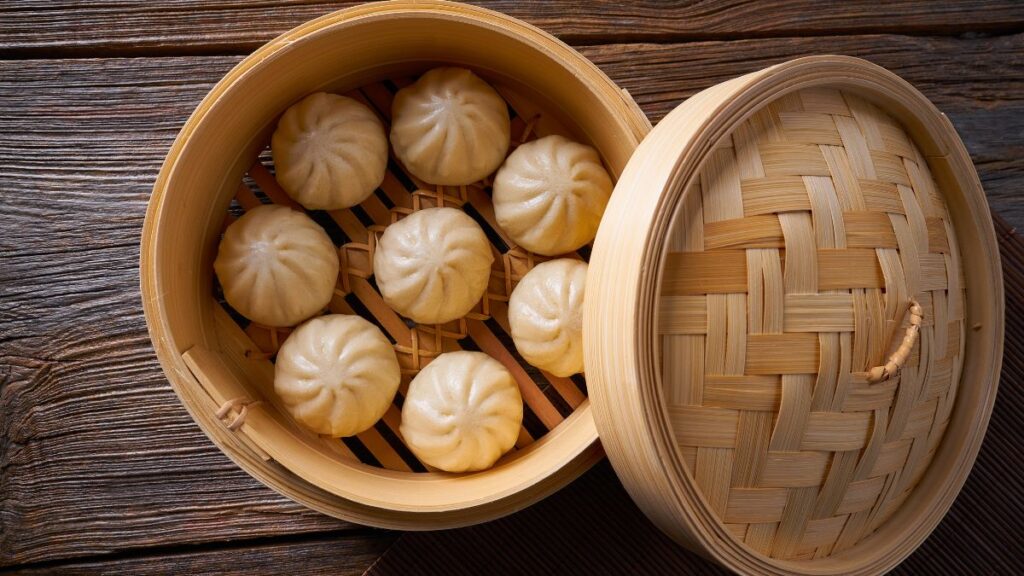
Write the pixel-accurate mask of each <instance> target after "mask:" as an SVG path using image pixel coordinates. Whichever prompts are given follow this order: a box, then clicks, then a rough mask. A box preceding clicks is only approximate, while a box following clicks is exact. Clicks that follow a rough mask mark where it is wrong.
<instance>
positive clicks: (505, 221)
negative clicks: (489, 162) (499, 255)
mask: <svg viewBox="0 0 1024 576" xmlns="http://www.w3.org/2000/svg"><path fill="white" fill-rule="evenodd" d="M611 193H612V179H611V177H610V176H608V172H607V171H605V169H604V166H602V165H601V159H600V158H599V157H598V155H597V151H596V150H594V149H593V148H591V147H590V146H585V145H583V144H579V143H576V142H573V141H572V140H569V139H568V138H565V137H562V136H555V135H552V136H545V137H544V138H539V139H537V140H534V141H532V142H527V143H526V144H523V145H521V146H519V147H518V148H516V150H515V151H514V152H512V154H510V155H509V157H508V160H506V161H505V164H504V165H503V166H502V167H501V170H499V171H498V174H497V175H496V176H495V178H494V214H495V216H496V217H497V220H498V225H499V226H501V228H502V230H504V231H505V232H506V233H507V234H508V235H509V236H510V237H511V238H512V240H514V241H515V242H516V243H517V244H519V245H520V246H522V247H523V248H526V249H527V250H529V251H531V252H535V253H537V254H544V255H547V256H555V255H558V254H565V253H567V252H572V251H573V250H577V249H578V248H580V247H581V246H584V245H585V244H587V243H588V242H590V241H591V240H593V239H594V236H595V235H596V234H597V226H598V224H600V222H601V215H602V214H603V213H604V207H605V205H607V204H608V197H609V196H611Z"/></svg>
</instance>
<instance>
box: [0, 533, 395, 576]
mask: <svg viewBox="0 0 1024 576" xmlns="http://www.w3.org/2000/svg"><path fill="white" fill-rule="evenodd" d="M396 537H397V534H395V533H393V532H380V531H368V530H358V531H355V532H349V533H340V534H326V535H318V536H314V537H307V538H303V539H289V538H287V537H284V538H277V539H275V540H273V541H267V542H259V543H241V544H229V545H226V546H224V545H220V546H218V547H216V548H212V547H210V546H198V547H181V548H178V549H174V550H166V549H159V548H158V549H156V550H147V551H146V553H144V554H142V555H137V556H125V557H113V558H102V559H96V560H85V561H73V562H68V563H62V564H36V565H29V566H22V567H19V568H17V569H15V570H13V571H12V572H11V573H12V574H21V575H25V576H29V575H31V576H41V575H43V574H60V575H61V576H75V575H87V574H163V573H168V572H171V573H174V574H189V575H191V576H200V575H204V574H211V575H213V574H218V575H219V574H244V575H245V576H255V575H259V574H267V575H271V574H288V575H289V576H304V575H310V576H317V575H320V574H331V575H332V576H333V575H337V576H349V575H351V576H355V575H357V574H362V573H363V572H364V571H365V570H366V567H367V566H370V565H372V564H373V562H374V561H375V560H377V558H378V557H380V555H381V554H383V553H384V552H385V551H387V549H388V547H389V546H391V544H392V543H393V542H394V541H395V538H396Z"/></svg>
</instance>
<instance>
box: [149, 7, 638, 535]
mask: <svg viewBox="0 0 1024 576" xmlns="http://www.w3.org/2000/svg"><path fill="white" fill-rule="evenodd" d="M385 18H386V19H394V18H412V19H422V20H423V22H424V24H428V23H429V22H430V21H433V20H436V19H445V20H454V21H458V22H460V23H462V24H468V25H471V26H475V27H479V28H484V29H486V30H488V31H489V32H491V33H494V34H501V35H505V36H508V37H510V38H513V39H514V40H516V41H517V42H521V43H524V44H526V45H528V46H529V47H530V48H531V49H533V50H535V51H536V52H537V53H538V54H543V55H544V56H545V57H547V58H549V59H551V60H552V61H554V62H556V63H557V64H558V65H559V66H560V67H562V68H564V69H567V70H570V71H571V72H572V73H573V74H574V76H576V77H577V78H579V79H580V80H581V82H582V83H585V84H586V85H587V86H588V87H589V88H590V89H591V90H593V92H594V93H595V94H597V95H598V96H599V97H600V98H601V99H602V100H604V101H605V102H606V103H607V105H608V107H609V108H613V109H615V110H616V111H617V113H618V116H619V118H618V120H619V121H620V122H621V123H622V125H623V126H624V127H625V129H626V130H627V131H628V132H629V133H630V134H631V135H632V136H633V137H634V138H635V141H636V142H639V140H640V139H641V138H642V136H643V135H644V134H645V133H646V132H647V130H648V129H649V124H648V123H647V119H646V117H645V116H643V114H642V112H641V111H640V109H639V107H637V106H636V104H635V103H634V102H633V101H632V98H631V97H629V96H628V94H626V93H624V92H623V91H622V90H621V89H619V88H618V87H617V86H616V85H615V83H614V82H612V81H611V80H610V79H609V78H608V77H607V76H606V75H605V74H604V73H603V72H601V71H600V70H599V69H598V68H597V67H596V65H594V64H593V63H592V62H590V61H589V60H588V59H586V58H585V57H584V56H582V55H581V54H579V53H578V52H576V51H575V50H573V49H572V48H570V47H569V46H567V45H565V44H564V43H562V42H561V41H559V40H557V39H556V38H554V37H553V36H551V35H550V34H548V33H546V32H544V31H542V30H540V29H538V28H536V27H534V26H532V25H530V24H527V23H525V22H522V21H520V20H517V19H515V18H512V17H510V16H506V15H504V14H501V13H498V12H494V11H491V10H487V9H483V8H478V7H473V6H466V5H461V4H455V3H450V2H444V1H440V0H398V1H393V2H377V3H371V4H365V5H361V6H356V7H353V8H348V9H344V10H339V11H336V12H333V13H330V14H327V15H325V16H322V17H320V18H317V19H315V20H311V21H309V22H307V23H305V24H302V25H300V26H298V27H296V28H294V29H292V30H290V31H288V32H285V33H284V34H282V35H281V36H279V37H277V38H275V39H274V40H272V41H270V42H268V43H267V44H266V45H264V46H262V47H261V48H259V49H257V50H256V51H255V52H253V53H252V54H251V55H250V56H248V57H246V58H245V59H243V60H242V61H241V62H240V63H239V64H237V65H236V66H235V67H234V68H233V69H232V70H231V71H229V72H228V73H227V74H226V75H225V76H224V78H222V79H221V80H220V81H219V82H218V83H217V84H216V85H215V86H214V87H213V88H212V89H211V90H210V92H209V93H208V94H207V95H206V97H205V98H204V99H203V100H202V102H201V103H200V104H199V105H198V106H197V108H196V110H195V111H194V112H193V113H192V115H191V116H190V117H189V119H188V120H187V121H186V123H185V124H184V125H183V127H182V129H181V130H180V132H179V134H178V136H177V137H176V139H175V141H174V143H173V144H172V146H171V148H170V150H169V151H168V153H167V156H166V158H165V161H164V163H163V165H162V167H161V170H160V172H159V174H158V176H157V179H156V181H155V183H154V186H153V191H152V195H151V197H150V200H149V204H148V207H147V212H146V217H145V222H144V225H143V230H142V238H141V254H140V264H139V270H140V284H141V290H142V294H143V299H142V300H143V310H144V315H145V317H146V322H147V327H148V330H149V335H150V339H151V340H152V342H153V346H154V349H155V351H156V353H157V358H158V360H159V361H160V364H161V367H162V368H163V370H164V372H165V374H166V376H167V378H168V380H169V382H170V383H171V386H172V388H173V389H174V391H175V393H176V394H177V395H178V397H179V399H180V400H181V401H182V404H184V405H185V407H186V409H187V410H188V411H189V413H190V415H191V416H192V418H193V420H195V421H196V422H197V423H198V424H199V426H200V428H201V429H202V430H203V432H204V433H205V434H206V435H207V437H209V438H210V440H211V441H212V442H213V443H214V444H215V445H217V446H218V448H220V449H221V451H222V452H224V453H225V454H226V455H228V457H229V458H230V459H231V460H232V461H234V462H235V464H237V465H238V466H239V467H240V468H242V469H243V470H245V471H246V472H247V473H249V474H250V475H251V476H253V477H255V478H256V479H258V480H260V481H261V482H262V483H264V484H266V485H267V486H269V487H270V488H272V489H274V490H275V491H277V492H278V493H280V494H282V495H284V496H286V497H288V498H290V499H292V500H294V501H297V502H299V503H300V504H303V505H305V506H308V507H310V508H313V509H315V510H318V511H320V512H323V513H325V514H328V515H331V516H335V517H339V518H343V519H346V520H351V521H355V522H359V523H361V524H367V525H372V526H379V527H385V528H397V529H405V530H423V529H437V528H445V527H455V526H463V525H467V524H472V523H476V522H479V521H482V520H489V519H494V518H497V517H500V516H503V515H506V514H509V513H511V512H514V511H516V510H519V509H521V508H524V507H525V506H527V505H529V504H532V503H533V502H535V501H537V500H540V499H541V498H543V497H545V496H547V495H549V494H551V493H552V492H554V491H556V490H557V489H559V488H561V487H562V486H564V485H565V484H567V483H568V482H570V481H571V480H572V479H574V478H576V477H577V476H579V475H580V474H582V473H583V472H584V471H585V470H587V469H588V468H589V467H590V466H592V465H593V464H595V463H596V462H598V461H599V460H600V459H601V457H602V456H603V451H602V450H601V446H600V444H599V443H598V442H597V439H598V438H597V431H596V429H595V427H594V424H593V417H592V414H591V409H590V403H589V401H585V402H584V403H583V404H581V405H580V406H579V407H578V408H577V409H576V411H575V412H574V413H573V415H572V416H571V417H570V418H569V419H567V421H566V422H563V424H562V425H560V426H559V428H560V429H562V430H561V434H559V435H558V436H559V438H554V437H553V438H552V441H551V442H546V443H543V444H541V443H540V442H539V443H538V445H537V451H541V450H544V451H545V453H547V454H548V456H547V458H548V460H549V467H548V468H546V469H545V470H543V471H535V472H534V473H532V474H524V475H523V476H516V477H515V478H516V479H517V482H516V483H515V484H514V485H512V487H511V488H506V489H504V490H494V491H492V493H491V494H489V496H488V497H487V498H485V499H477V500H470V499H467V498H462V499H455V500H454V501H453V502H451V503H449V504H448V505H444V506H434V507H429V508H427V507H423V506H416V505H415V504H414V499H413V498H414V497H407V498H405V499H406V500H408V502H407V503H405V504H400V503H399V504H396V503H395V502H390V501H385V500H382V499H379V498H374V497H372V496H371V495H368V494H362V493H357V492H353V491H345V490H337V489H332V490H325V489H324V488H322V487H319V486H318V484H317V480H318V478H317V477H316V475H315V474H309V473H308V471H304V470H291V473H293V474H295V475H296V476H298V477H301V478H302V479H303V481H302V482H300V483H296V482H290V483H289V482H285V481H283V480H281V478H283V476H282V469H281V467H280V466H276V465H274V463H273V462H270V463H268V462H266V461H264V460H263V459H262V458H260V457H259V455H256V454H253V453H252V451H251V449H250V448H248V447H247V446H246V445H245V444H243V443H242V442H241V441H240V440H239V439H238V438H237V437H235V436H234V435H233V434H231V433H229V432H227V431H226V429H225V427H224V425H223V423H222V422H221V421H220V420H218V419H216V418H215V417H214V416H213V415H212V414H209V413H206V412H203V411H201V410H199V409H197V406H198V405H199V400H198V398H197V396H198V395H199V394H202V388H201V385H200V383H199V381H198V379H197V377H196V376H195V375H194V374H193V373H192V372H191V371H190V369H189V368H188V366H187V364H186V362H185V360H184V357H183V354H184V353H185V352H186V350H182V349H181V346H179V345H178V344H176V342H175V339H174V335H173V333H172V332H171V331H170V329H169V320H168V317H167V314H166V307H165V304H164V302H163V300H162V298H161V297H160V295H159V286H160V283H161V282H160V275H159V273H158V261H159V258H160V256H159V252H158V244H159V243H160V238H161V232H162V228H164V227H163V226H161V221H162V215H163V212H164V211H165V207H166V203H167V191H168V190H169V189H170V188H171V187H172V183H173V181H174V177H175V174H176V173H178V171H179V170H180V169H181V166H180V164H181V163H180V162H179V160H180V159H181V157H182V155H183V153H184V151H185V150H186V149H187V148H188V146H189V142H190V138H191V136H192V135H193V134H194V133H195V132H196V130H197V129H198V128H199V127H200V126H202V125H204V124H205V123H206V122H208V121H209V118H210V115H211V113H212V112H213V111H215V110H218V109H221V108H223V107H225V106H226V105H227V104H226V103H225V101H226V100H228V98H227V96H228V95H230V94H231V93H232V92H233V91H234V92H237V91H238V82H239V81H240V80H241V79H243V78H246V77H247V76H249V75H252V74H255V73H257V72H258V71H259V70H260V69H261V68H263V66H264V65H265V64H266V63H267V62H270V61H272V60H274V59H276V58H279V57H282V56H283V55H285V54H294V53H295V52H296V51H297V50H300V49H301V48H302V46H303V45H304V42H305V41H308V40H311V39H313V38H321V37H322V36H323V35H332V36H334V37H338V35H339V34H343V31H344V30H346V29H349V28H350V27H353V26H359V25H360V24H363V23H366V22H371V21H377V20H380V19H385ZM410 59H411V60H415V58H410ZM165 241H166V240H165ZM254 413H255V414H258V413H259V410H256V411H254ZM250 417H252V416H250ZM554 432H555V431H552V432H551V433H549V435H553V434H554ZM552 445H554V448H553V447H552ZM280 456H282V458H283V459H286V457H287V455H285V454H280ZM278 462H279V463H282V464H283V462H281V461H280V460H278ZM345 466H346V467H349V468H351V469H353V470H354V471H356V472H359V473H365V472H366V471H367V470H365V469H364V468H363V467H365V465H363V464H358V463H352V464H349V463H346V464H345ZM285 467H287V464H285ZM366 468H369V467H366ZM371 470H373V471H374V472H375V473H376V472H377V471H378V469H376V468H372V469H371ZM381 472H386V471H381ZM556 472H560V474H561V475H557V474H555V473H556ZM379 475H380V477H381V482H382V483H385V484H386V483H388V482H392V481H394V480H395V479H394V474H393V473H388V474H385V473H381V474H379ZM449 479H459V482H461V483H463V485H464V484H466V483H467V482H471V481H472V478H471V477H456V476H452V477H451V478H446V477H433V478H432V479H431V481H434V482H437V481H446V480H449ZM396 486H397V485H396ZM335 488H336V487H335ZM409 513H414V514H415V517H411V516H409Z"/></svg>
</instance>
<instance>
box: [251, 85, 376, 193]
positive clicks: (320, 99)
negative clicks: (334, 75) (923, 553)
mask: <svg viewBox="0 0 1024 576" xmlns="http://www.w3.org/2000/svg"><path fill="white" fill-rule="evenodd" d="M270 148H271V152H272V153H273V156H274V168H275V170H276V172H277V181H278V182H279V183H280V184H281V187H282V188H284V190H285V192H287V193H288V195H289V196H291V197H292V198H294V199H295V201H296V202H298V203H299V204H302V205H303V206H305V207H306V208H308V209H310V210H337V209H341V208H348V207H350V206H355V205H356V204H359V203H360V202H362V201H363V200H366V198H367V197H368V196H370V194H373V191H374V190H376V189H377V187H378V186H380V185H381V182H383V181H384V172H385V170H386V169H387V165H388V141H387V137H386V136H385V134H384V124H382V123H381V121H380V119H379V118H377V115H376V114H374V113H373V111H372V110H370V109H369V108H367V107H366V106H364V105H363V104H360V103H359V102H357V101H355V100H353V99H352V98H348V97H345V96H338V95H337V94H327V93H324V92H317V93H316V94H312V95H310V96H307V97H306V98H303V99H302V100H300V101H299V102H298V103H297V104H295V105H293V106H292V107H291V108H289V109H288V110H287V111H286V112H285V113H284V115H283V116H281V120H280V121H279V122H278V123H277V130H275V131H274V136H273V138H272V139H271V142H270Z"/></svg>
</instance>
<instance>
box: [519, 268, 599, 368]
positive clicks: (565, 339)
mask: <svg viewBox="0 0 1024 576" xmlns="http://www.w3.org/2000/svg"><path fill="white" fill-rule="evenodd" d="M586 282H587V263H586V262H581V261H579V260H572V259H569V258H560V259H558V260H551V261H549V262H544V263H542V264H538V265H537V266H535V267H534V268H533V269H532V270H530V271H529V272H527V273H526V276H524V277H523V279H522V280H521V281H520V282H519V284H518V285H516V288H515V290H513V291H512V296H511V297H509V300H508V321H509V324H511V327H512V341H513V342H515V345H516V350H518V351H519V354H520V355H522V357H523V358H524V359H525V360H526V361H527V362H529V363H530V364H532V365H534V366H536V367H537V368H540V369H541V370H547V371H548V372H550V373H552V374H554V375H555V376H571V375H572V374H576V373H579V372H582V371H583V291H584V288H585V286H586Z"/></svg>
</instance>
